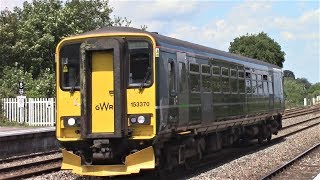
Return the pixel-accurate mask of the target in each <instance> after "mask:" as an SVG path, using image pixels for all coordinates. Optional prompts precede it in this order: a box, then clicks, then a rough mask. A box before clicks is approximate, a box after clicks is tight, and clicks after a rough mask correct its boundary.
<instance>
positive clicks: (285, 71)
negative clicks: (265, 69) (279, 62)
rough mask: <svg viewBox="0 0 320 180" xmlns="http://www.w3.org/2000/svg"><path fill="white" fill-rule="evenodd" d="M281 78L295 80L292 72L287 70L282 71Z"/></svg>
mask: <svg viewBox="0 0 320 180" xmlns="http://www.w3.org/2000/svg"><path fill="white" fill-rule="evenodd" d="M283 76H284V77H288V78H292V79H296V77H295V75H294V73H293V72H292V71H289V70H284V71H283Z"/></svg>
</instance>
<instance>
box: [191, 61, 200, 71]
mask: <svg viewBox="0 0 320 180" xmlns="http://www.w3.org/2000/svg"><path fill="white" fill-rule="evenodd" d="M189 70H190V72H196V73H199V65H198V64H192V63H190V67H189Z"/></svg>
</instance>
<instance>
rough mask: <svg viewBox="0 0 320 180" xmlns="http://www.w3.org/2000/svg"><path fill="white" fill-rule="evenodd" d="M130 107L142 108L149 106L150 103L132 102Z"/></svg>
mask: <svg viewBox="0 0 320 180" xmlns="http://www.w3.org/2000/svg"><path fill="white" fill-rule="evenodd" d="M131 106H132V107H144V106H150V102H132V103H131Z"/></svg>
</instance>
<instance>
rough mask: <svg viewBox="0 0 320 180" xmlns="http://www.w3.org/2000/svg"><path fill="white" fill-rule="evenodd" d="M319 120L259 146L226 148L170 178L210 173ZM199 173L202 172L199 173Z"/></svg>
mask: <svg viewBox="0 0 320 180" xmlns="http://www.w3.org/2000/svg"><path fill="white" fill-rule="evenodd" d="M319 118H320V117H315V118H310V119H307V120H304V121H302V122H299V123H296V124H293V125H290V126H288V127H286V128H284V129H285V130H286V131H287V130H288V129H289V128H296V127H298V126H301V128H298V129H295V130H294V131H289V132H287V133H284V134H282V135H280V136H278V137H276V138H274V139H271V140H270V141H269V142H267V143H266V142H265V143H262V144H258V143H256V142H249V144H245V146H244V145H236V146H235V147H230V148H226V149H224V150H223V151H221V152H218V153H215V154H214V155H207V156H205V157H204V158H203V159H202V160H201V161H199V162H196V163H194V164H190V165H189V167H188V170H187V171H185V170H180V171H183V172H174V173H173V174H170V175H169V176H170V178H173V179H179V178H181V174H184V175H183V176H185V177H182V178H183V179H184V178H188V177H191V176H193V174H199V173H201V172H204V171H208V170H209V169H213V168H216V167H218V166H220V165H222V164H225V163H227V162H229V161H232V160H234V159H237V158H239V157H241V156H244V155H246V154H250V153H255V152H257V151H259V150H262V149H265V148H268V147H270V146H273V145H275V144H277V143H279V142H282V141H283V140H284V139H285V138H286V137H289V136H292V135H294V134H297V133H299V132H302V131H304V130H307V129H309V128H312V127H314V126H317V125H319V124H320V119H319ZM311 121H315V122H312V123H311ZM280 132H281V131H280ZM182 169H183V168H182ZM178 171H179V170H178ZM195 171H196V172H195ZM198 171H200V172H198Z"/></svg>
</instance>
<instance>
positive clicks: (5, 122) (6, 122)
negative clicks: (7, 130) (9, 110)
mask: <svg viewBox="0 0 320 180" xmlns="http://www.w3.org/2000/svg"><path fill="white" fill-rule="evenodd" d="M1 126H2V127H3V126H10V127H12V126H14V127H28V126H29V125H28V124H26V123H18V122H14V121H9V120H8V119H7V118H5V117H4V116H3V115H2V114H0V127H1Z"/></svg>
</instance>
